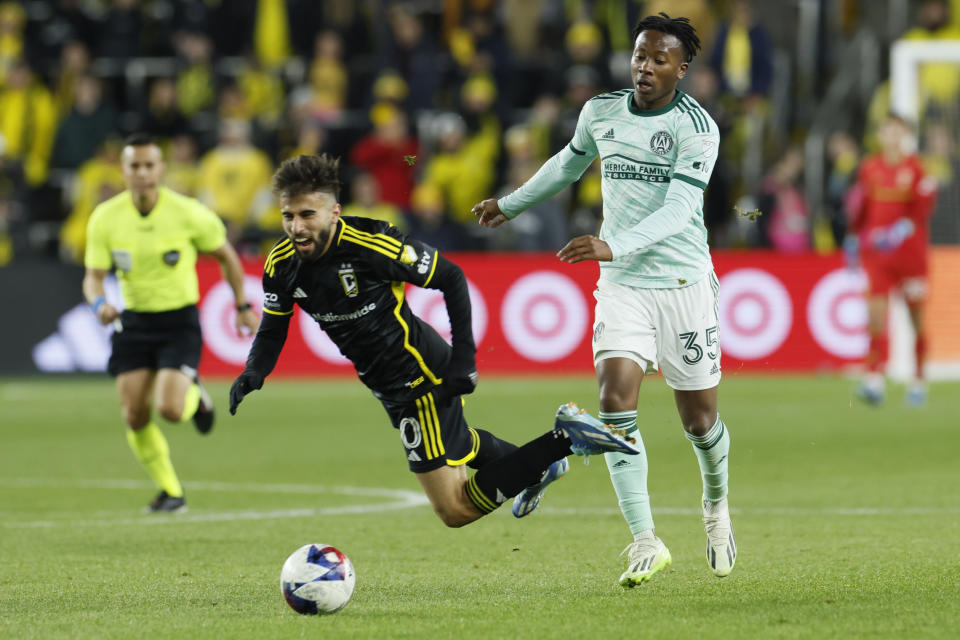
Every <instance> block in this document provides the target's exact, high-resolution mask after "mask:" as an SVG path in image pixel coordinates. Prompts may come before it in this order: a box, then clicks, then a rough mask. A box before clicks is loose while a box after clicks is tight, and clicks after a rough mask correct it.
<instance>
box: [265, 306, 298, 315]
mask: <svg viewBox="0 0 960 640" xmlns="http://www.w3.org/2000/svg"><path fill="white" fill-rule="evenodd" d="M263 312H264V313H269V314H270V315H272V316H289V315H291V314H292V313H293V309H290V311H271V310H270V309H267V308H266V307H264V308H263Z"/></svg>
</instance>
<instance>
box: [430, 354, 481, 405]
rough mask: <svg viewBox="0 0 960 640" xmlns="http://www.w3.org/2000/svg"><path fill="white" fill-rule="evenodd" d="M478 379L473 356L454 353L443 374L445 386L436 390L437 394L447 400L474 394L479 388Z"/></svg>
mask: <svg viewBox="0 0 960 640" xmlns="http://www.w3.org/2000/svg"><path fill="white" fill-rule="evenodd" d="M477 379H478V375H477V364H476V361H475V360H474V358H473V354H472V353H469V354H458V353H456V352H454V354H453V356H451V358H450V362H449V363H447V370H446V372H445V373H444V374H443V384H442V385H440V387H439V388H437V389H436V392H439V393H440V395H442V396H444V397H447V398H452V397H455V396H462V395H466V394H468V393H473V390H474V389H476V388H477Z"/></svg>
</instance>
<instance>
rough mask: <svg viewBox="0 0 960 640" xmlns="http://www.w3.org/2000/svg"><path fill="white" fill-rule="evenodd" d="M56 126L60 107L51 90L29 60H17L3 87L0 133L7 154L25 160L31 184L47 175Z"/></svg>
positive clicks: (1, 92) (0, 106)
mask: <svg viewBox="0 0 960 640" xmlns="http://www.w3.org/2000/svg"><path fill="white" fill-rule="evenodd" d="M56 127H57V109H56V105H55V104H54V102H53V96H52V95H51V94H50V91H49V90H47V88H46V87H45V86H44V85H43V83H42V82H40V81H39V80H38V79H36V78H34V76H33V73H32V71H31V70H30V67H28V66H27V64H26V63H25V62H23V61H22V60H21V61H18V62H15V63H14V64H13V65H12V66H11V67H10V69H9V70H8V72H7V78H6V84H5V86H4V87H3V89H2V90H0V135H2V136H3V139H4V140H5V141H6V150H7V151H6V153H7V155H8V156H9V157H11V158H14V159H17V160H19V161H20V162H21V163H22V164H23V168H24V174H25V176H26V180H27V184H28V185H29V186H31V187H36V186H40V185H42V184H43V183H44V181H45V180H46V179H47V172H48V171H49V168H50V167H49V163H50V152H51V151H52V149H53V138H54V135H55V134H56Z"/></svg>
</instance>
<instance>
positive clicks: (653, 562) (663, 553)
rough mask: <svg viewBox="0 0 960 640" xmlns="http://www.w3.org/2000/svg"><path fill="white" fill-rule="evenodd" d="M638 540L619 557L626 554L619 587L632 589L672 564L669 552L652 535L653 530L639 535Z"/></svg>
mask: <svg viewBox="0 0 960 640" xmlns="http://www.w3.org/2000/svg"><path fill="white" fill-rule="evenodd" d="M640 535H641V536H642V537H641V538H640V539H639V540H634V541H633V542H631V543H630V544H628V545H627V548H626V549H624V550H623V552H622V553H621V554H620V555H623V554H624V553H626V554H627V560H628V562H629V564H628V565H627V570H626V571H624V572H623V574H621V576H620V586H621V587H624V588H627V589H632V588H633V587H635V586H637V585H639V584H643V583H644V582H647V581H648V580H650V578H652V577H653V574H655V573H657V572H658V571H660V570H661V569H663V568H664V567H666V566H667V565H669V564H671V563H672V562H673V558H671V557H670V550H669V549H667V546H666V545H665V544H663V540H661V539H660V538H658V537H657V536H655V535H654V533H653V530H652V529H650V530H648V531H645V532H643V533H642V534H640Z"/></svg>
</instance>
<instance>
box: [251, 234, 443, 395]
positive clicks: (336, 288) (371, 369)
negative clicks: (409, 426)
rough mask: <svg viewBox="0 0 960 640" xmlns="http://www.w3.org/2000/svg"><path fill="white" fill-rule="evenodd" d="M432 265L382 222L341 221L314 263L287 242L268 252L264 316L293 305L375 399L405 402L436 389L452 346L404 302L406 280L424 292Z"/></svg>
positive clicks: (432, 253)
mask: <svg viewBox="0 0 960 640" xmlns="http://www.w3.org/2000/svg"><path fill="white" fill-rule="evenodd" d="M437 261H438V254H437V250H436V249H434V248H433V247H430V246H429V245H426V244H424V243H422V242H420V241H418V240H416V239H414V238H410V237H407V236H405V235H404V234H402V233H401V232H400V231H399V230H398V229H397V228H396V227H394V226H391V225H390V224H388V223H386V222H383V221H380V220H371V219H368V218H355V217H343V218H341V219H340V221H339V222H338V223H337V229H336V232H335V235H334V238H333V242H332V243H331V245H330V248H329V249H328V250H327V252H326V253H325V254H324V255H323V256H321V257H320V258H319V259H318V260H317V261H316V262H305V261H303V260H301V259H300V258H299V256H298V255H297V253H296V250H295V249H294V247H293V243H292V242H291V240H290V239H289V238H286V239H284V240H281V241H280V242H278V243H277V244H276V245H275V246H274V247H273V249H272V250H271V251H270V253H269V255H268V256H267V260H266V262H265V264H264V272H263V294H264V303H263V308H264V312H265V313H266V314H271V315H275V316H284V315H286V316H289V315H291V314H292V313H293V305H294V304H297V305H298V306H299V307H300V308H301V309H303V310H304V311H305V312H307V313H309V314H310V315H311V316H312V317H313V319H314V320H316V321H317V323H319V324H320V327H321V328H322V329H323V330H324V331H325V332H326V333H327V335H328V336H329V337H330V339H331V340H333V342H334V343H335V344H336V345H337V347H339V349H340V352H341V353H342V354H343V355H344V356H346V357H347V358H348V359H350V361H351V362H352V363H353V365H354V367H355V368H356V370H357V373H358V375H359V376H360V379H361V380H362V381H363V383H364V384H366V385H367V386H368V387H369V388H370V389H371V390H372V391H373V392H374V394H375V395H376V396H377V397H379V398H382V399H387V400H395V401H405V400H410V399H412V398H415V397H418V396H421V395H423V394H424V393H426V392H427V391H429V390H430V389H431V388H433V387H434V386H436V385H438V384H440V382H441V375H442V372H443V371H444V368H445V367H446V365H447V362H448V361H449V359H450V352H451V351H450V345H448V344H447V343H446V341H445V340H444V339H443V338H442V337H440V335H439V334H438V333H437V332H436V331H435V330H434V329H433V328H432V327H431V326H430V325H428V324H426V323H425V322H423V321H422V320H421V319H420V318H418V317H417V316H415V315H414V314H413V312H412V311H411V310H410V307H409V306H408V305H407V303H406V300H405V292H404V283H406V282H409V283H412V284H414V285H417V286H419V287H430V285H431V279H432V278H433V275H434V270H435V269H436V266H437ZM434 288H438V287H434Z"/></svg>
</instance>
